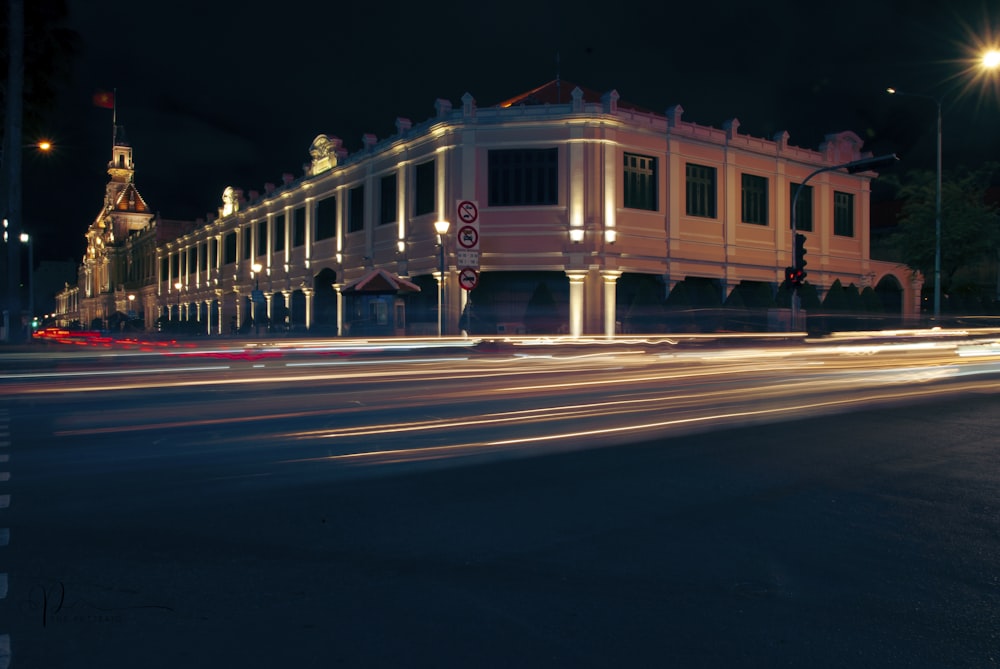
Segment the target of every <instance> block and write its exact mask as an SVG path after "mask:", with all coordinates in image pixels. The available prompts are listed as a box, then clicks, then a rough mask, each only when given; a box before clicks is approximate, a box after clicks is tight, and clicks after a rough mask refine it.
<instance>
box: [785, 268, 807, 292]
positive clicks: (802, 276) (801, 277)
mask: <svg viewBox="0 0 1000 669" xmlns="http://www.w3.org/2000/svg"><path fill="white" fill-rule="evenodd" d="M805 280H806V272H805V270H802V269H799V268H797V267H786V268H785V281H787V282H788V285H789V286H792V287H794V288H798V287H799V286H801V285H802V284H803V283H804V282H805Z"/></svg>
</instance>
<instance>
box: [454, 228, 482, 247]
mask: <svg viewBox="0 0 1000 669" xmlns="http://www.w3.org/2000/svg"><path fill="white" fill-rule="evenodd" d="M458 243H459V244H461V246H462V248H465V249H474V248H476V245H477V244H479V230H476V229H475V228H474V227H472V226H471V225H463V226H462V227H461V228H459V230H458Z"/></svg>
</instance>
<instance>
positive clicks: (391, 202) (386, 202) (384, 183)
mask: <svg viewBox="0 0 1000 669" xmlns="http://www.w3.org/2000/svg"><path fill="white" fill-rule="evenodd" d="M379 191H380V192H379V196H380V197H379V215H378V222H379V225H385V224H386V223H392V222H394V221H395V220H396V174H395V173H392V174H387V175H385V176H384V177H382V180H381V183H380V184H379Z"/></svg>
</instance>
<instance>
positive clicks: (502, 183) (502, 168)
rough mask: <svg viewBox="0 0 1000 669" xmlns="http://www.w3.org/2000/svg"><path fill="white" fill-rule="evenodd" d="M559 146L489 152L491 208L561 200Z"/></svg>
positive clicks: (550, 202)
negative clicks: (559, 193)
mask: <svg viewBox="0 0 1000 669" xmlns="http://www.w3.org/2000/svg"><path fill="white" fill-rule="evenodd" d="M558 157H559V150H558V149H498V150H493V151H490V152H489V158H488V172H489V176H488V177H487V181H488V182H489V204H490V206H491V207H510V206H518V205H551V204H558V203H559V196H558V193H557V188H558V185H559V169H558Z"/></svg>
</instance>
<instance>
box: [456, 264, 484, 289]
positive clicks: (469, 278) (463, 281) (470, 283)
mask: <svg viewBox="0 0 1000 669" xmlns="http://www.w3.org/2000/svg"><path fill="white" fill-rule="evenodd" d="M478 283H479V273H478V272H476V270H474V269H472V268H471V267H466V268H464V269H463V270H462V271H461V272H459V273H458V284H459V285H460V286H462V288H465V289H466V290H472V289H473V288H475V287H476V285H477V284H478Z"/></svg>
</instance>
